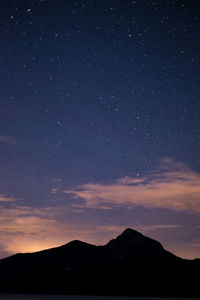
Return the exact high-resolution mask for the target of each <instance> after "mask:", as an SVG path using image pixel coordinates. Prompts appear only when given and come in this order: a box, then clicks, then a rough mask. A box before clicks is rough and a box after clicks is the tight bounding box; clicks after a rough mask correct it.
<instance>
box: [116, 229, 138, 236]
mask: <svg viewBox="0 0 200 300" xmlns="http://www.w3.org/2000/svg"><path fill="white" fill-rule="evenodd" d="M133 236H134V237H136V236H138V237H142V236H143V234H142V233H140V232H138V231H137V230H134V229H131V228H126V229H125V230H124V231H123V232H122V233H121V234H120V235H119V236H118V237H127V238H129V237H133Z"/></svg>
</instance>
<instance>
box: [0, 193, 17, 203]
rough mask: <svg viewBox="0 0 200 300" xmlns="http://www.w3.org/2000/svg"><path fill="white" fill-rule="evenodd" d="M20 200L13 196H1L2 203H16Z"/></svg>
mask: <svg viewBox="0 0 200 300" xmlns="http://www.w3.org/2000/svg"><path fill="white" fill-rule="evenodd" d="M18 200H20V199H18V198H15V197H12V196H7V195H4V194H0V202H15V201H18Z"/></svg>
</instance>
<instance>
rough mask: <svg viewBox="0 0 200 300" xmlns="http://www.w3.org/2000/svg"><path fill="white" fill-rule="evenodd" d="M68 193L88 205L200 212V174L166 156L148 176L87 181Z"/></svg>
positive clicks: (104, 207) (105, 207) (89, 206)
mask: <svg viewBox="0 0 200 300" xmlns="http://www.w3.org/2000/svg"><path fill="white" fill-rule="evenodd" d="M65 192H66V193H69V192H70V193H71V194H72V195H73V196H74V198H81V199H82V200H84V204H85V206H86V207H88V208H99V209H109V208H113V207H125V208H127V209H133V208H134V207H135V206H142V207H148V208H153V207H156V208H166V209H170V210H173V211H188V212H192V213H198V214H199V213H200V174H199V173H197V172H195V171H193V170H191V169H189V168H188V167H187V166H186V165H185V164H183V163H177V162H175V161H174V160H172V159H170V158H163V159H162V160H161V164H160V167H159V168H158V169H157V170H155V171H154V172H152V173H149V174H148V175H147V176H145V177H141V178H132V177H129V178H121V179H119V180H116V181H115V182H112V183H110V184H101V183H87V184H84V185H80V186H76V187H75V188H74V189H71V190H67V191H65Z"/></svg>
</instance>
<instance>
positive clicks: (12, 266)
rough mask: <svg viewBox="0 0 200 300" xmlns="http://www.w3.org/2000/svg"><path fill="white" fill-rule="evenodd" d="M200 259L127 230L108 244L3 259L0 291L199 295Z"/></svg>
mask: <svg viewBox="0 0 200 300" xmlns="http://www.w3.org/2000/svg"><path fill="white" fill-rule="evenodd" d="M199 271H200V259H195V260H184V259H181V258H179V257H176V256H175V255H174V254H172V253H170V252H169V251H166V250H165V249H164V248H163V247H162V245H161V244H160V243H159V242H157V241H155V240H153V239H151V238H148V237H146V236H144V235H143V234H141V233H140V232H138V231H136V230H133V229H130V228H127V229H126V230H124V231H123V232H122V234H120V235H119V236H118V237H116V239H112V240H111V241H110V242H108V243H107V244H106V245H105V246H95V245H91V244H88V243H85V242H82V241H78V240H74V241H71V242H70V243H67V244H65V245H63V246H60V247H57V248H52V249H47V250H44V251H40V252H35V253H25V254H16V255H13V256H10V257H8V258H5V259H1V260H0V292H1V293H46V294H80V295H81V294H82V295H91V294H93V295H118V296H119V295H125V296H166V297H170V296H173V297H175V296H176V297H177V296H179V297H200V290H199V280H198V278H199V277H198V275H196V274H199Z"/></svg>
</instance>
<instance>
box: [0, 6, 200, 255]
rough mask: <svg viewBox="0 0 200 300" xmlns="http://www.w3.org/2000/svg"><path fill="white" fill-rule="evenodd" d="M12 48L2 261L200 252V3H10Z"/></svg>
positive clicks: (0, 79) (4, 28) (3, 17)
mask: <svg viewBox="0 0 200 300" xmlns="http://www.w3.org/2000/svg"><path fill="white" fill-rule="evenodd" d="M0 45H1V46H0V257H5V256H7V255H10V254H13V253H16V252H27V251H29V252H31V251H37V250H41V249H44V248H49V247H54V246H58V245H61V244H65V243H67V242H69V241H70V240H73V239H81V240H84V241H87V242H90V243H96V244H104V243H106V242H107V241H108V240H109V239H111V238H113V237H115V236H116V235H117V234H119V233H120V232H121V231H122V230H124V229H125V228H126V227H131V228H134V229H136V230H138V231H141V232H142V233H144V234H146V235H148V236H150V237H152V238H155V239H157V240H159V241H160V242H161V243H162V244H163V245H164V246H165V247H166V248H167V249H169V250H170V251H172V252H174V253H175V254H177V255H180V256H182V257H187V258H194V257H200V154H199V153H200V89H199V86H200V84H199V79H200V1H199V0H183V1H181V0H180V1H179V0H178V1H175V0H174V1H172V0H168V1H166V0H160V1H156V0H137V1H133V0H131V1H129V0H96V1H95V0H82V1H75V0H19V1H17V0H1V6H0Z"/></svg>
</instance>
